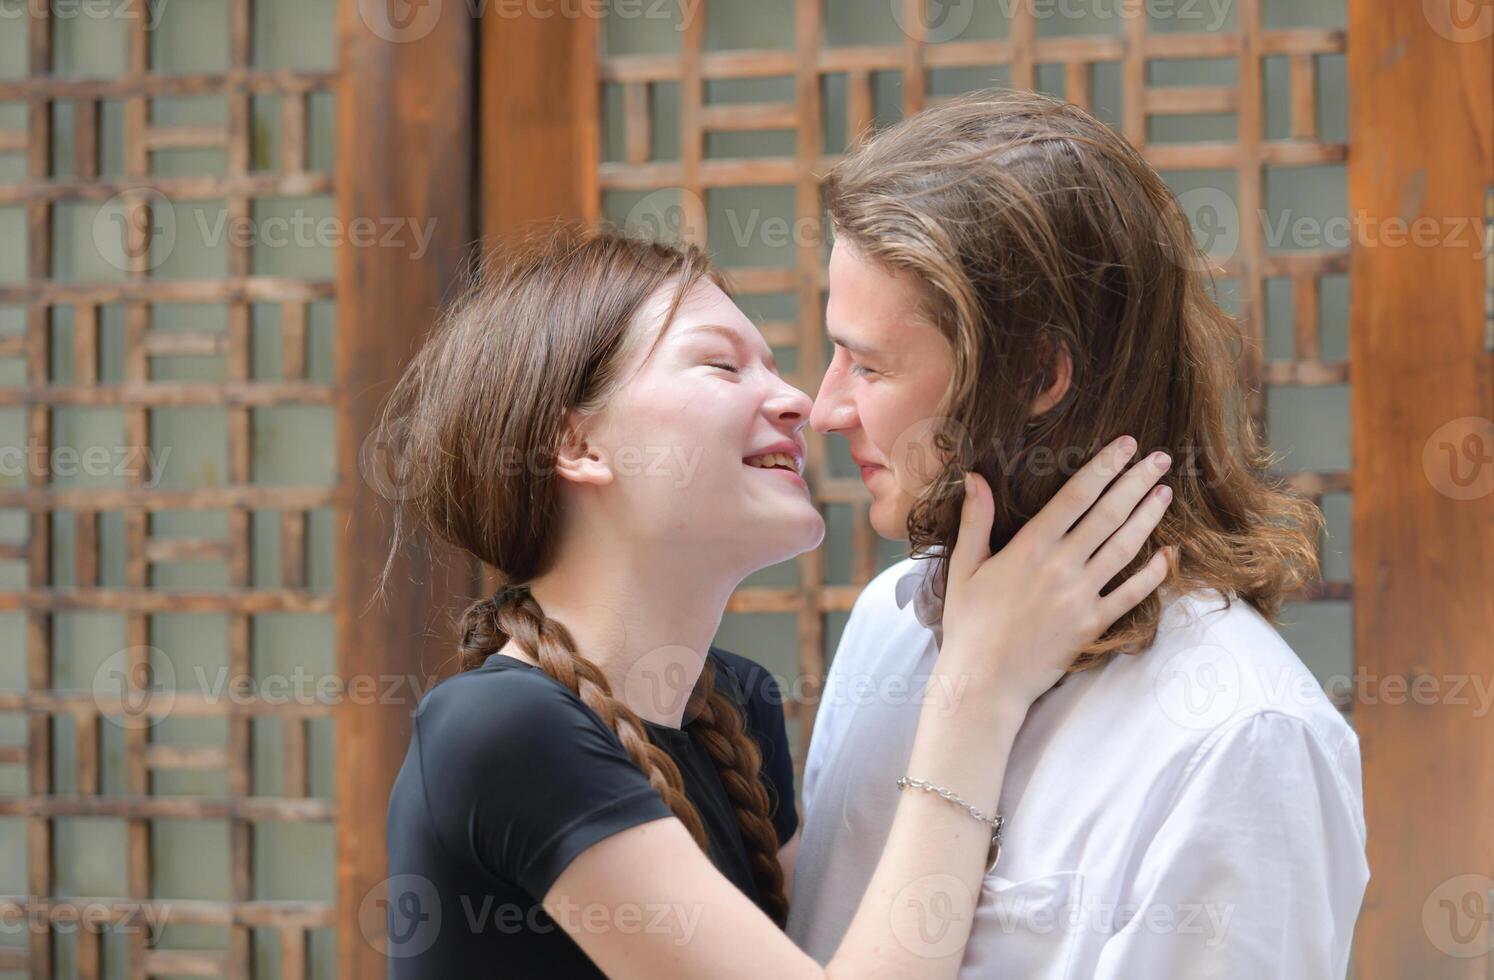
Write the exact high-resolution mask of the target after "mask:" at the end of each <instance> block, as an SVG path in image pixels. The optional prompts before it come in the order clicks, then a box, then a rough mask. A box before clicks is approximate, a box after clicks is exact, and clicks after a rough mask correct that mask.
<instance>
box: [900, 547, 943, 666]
mask: <svg viewBox="0 0 1494 980" xmlns="http://www.w3.org/2000/svg"><path fill="white" fill-rule="evenodd" d="M943 550H944V549H943V547H942V546H940V545H934V546H933V547H932V548H930V549H929V551H930V555H929V556H928V557H921V558H917V559H915V560H914V562H913V567H912V568H911V569H909V570H908V571H906V572H904V573H903V574H902V575H901V576H899V577H898V580H897V583H896V586H895V587H894V590H893V594H894V596H895V597H896V599H897V607H898V608H899V609H903V608H906V607H907V605H908V602H909V600H911V601H912V602H913V615H914V616H916V617H917V618H918V622H919V623H920V624H921V625H922V626H923V627H924V628H926V629H929V630H932V631H933V634H934V640H935V642H939V643H942V642H943V641H944V628H943V623H944V600H943V599H941V598H939V597H938V596H936V595H934V563H935V556H937V555H940V554H942V553H943Z"/></svg>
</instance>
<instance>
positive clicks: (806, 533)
mask: <svg viewBox="0 0 1494 980" xmlns="http://www.w3.org/2000/svg"><path fill="white" fill-rule="evenodd" d="M673 289H674V284H673V283H670V284H669V285H668V286H666V287H665V288H664V289H663V290H661V291H659V292H658V293H656V294H655V295H654V296H653V297H652V298H651V299H650V300H649V302H648V303H647V304H646V305H645V307H644V308H643V310H642V311H641V314H640V316H639V321H638V323H636V324H635V325H634V329H636V330H638V331H639V336H637V337H636V338H634V339H635V340H636V341H638V342H637V343H635V344H633V345H632V348H631V350H632V353H631V354H630V355H629V356H628V359H627V360H626V362H625V363H624V365H623V369H622V371H621V372H620V377H621V379H622V382H621V384H620V386H619V387H618V389H617V390H616V391H615V392H614V394H613V395H612V397H611V398H610V399H609V400H608V401H607V403H606V404H605V406H604V407H603V408H602V410H601V411H600V412H598V413H597V414H596V415H595V416H593V417H592V418H591V419H590V421H589V424H588V425H587V429H586V438H587V443H588V449H589V450H590V451H591V452H592V453H595V454H597V455H598V457H599V460H600V462H602V463H604V464H605V465H606V466H607V467H608V468H610V471H611V473H610V476H611V478H610V480H607V481H605V482H603V483H602V484H601V485H599V486H596V487H595V488H594V489H595V490H596V491H597V492H596V493H595V495H594V502H595V503H596V504H597V506H599V507H600V508H601V509H602V511H603V515H602V516H603V518H604V519H605V520H607V521H608V522H609V523H610V524H611V525H612V526H615V527H619V528H620V529H622V530H624V531H625V532H626V533H628V535H629V536H630V537H632V538H633V539H635V540H637V541H639V542H642V543H647V544H648V545H649V546H650V547H654V548H659V549H671V548H676V547H678V548H682V549H690V550H692V551H693V550H695V549H698V548H708V549H710V550H711V553H712V554H714V555H717V556H719V558H720V562H721V564H722V565H731V566H736V567H739V568H742V569H744V570H746V571H751V570H756V569H758V568H763V567H766V566H768V565H772V564H776V563H777V562H780V561H784V560H786V559H788V558H791V557H793V556H794V555H797V554H800V553H801V552H804V551H808V550H811V549H813V548H816V547H818V546H819V544H820V541H821V540H822V539H823V538H824V535H825V522H824V519H823V518H822V517H821V515H820V512H819V509H818V508H817V507H816V506H815V505H814V502H813V500H812V499H811V498H810V494H809V487H808V486H807V484H806V483H805V481H804V479H803V477H802V476H801V474H802V472H803V470H804V439H803V436H802V430H803V428H804V426H805V425H806V424H807V423H808V422H809V412H810V407H811V402H810V399H809V396H808V395H806V394H805V393H804V392H802V391H800V390H799V389H797V388H795V387H794V386H793V385H791V384H789V383H788V382H787V381H785V380H783V378H782V377H780V376H779V374H778V368H777V365H776V364H775V363H774V360H773V352H772V350H771V349H770V348H769V347H768V345H767V343H766V341H764V340H763V336H762V334H761V333H760V332H759V331H758V329H757V327H755V326H754V325H753V323H752V321H751V320H749V319H747V317H746V315H745V314H743V313H742V311H741V310H740V309H738V308H737V306H736V304H735V303H733V302H732V301H731V299H730V298H728V297H727V295H726V294H725V293H723V292H722V291H721V290H720V289H719V288H718V287H717V286H716V285H715V284H714V283H710V282H702V283H700V284H698V285H696V286H695V287H694V288H693V289H692V290H691V291H690V292H689V294H687V296H686V297H685V299H684V301H683V302H682V303H681V305H680V308H679V310H678V311H677V312H676V314H675V318H674V321H673V322H672V323H671V324H669V325H668V326H667V328H665V327H664V324H663V317H664V316H665V314H666V313H667V312H668V307H669V302H670V299H671V295H672V291H673ZM661 329H665V333H664V337H663V339H662V340H660V341H659V343H658V346H657V347H655V348H654V349H653V350H652V353H650V352H649V349H650V347H651V346H652V345H653V343H654V341H655V339H657V338H658V333H659V331H660V330H661ZM645 356H647V360H645V359H644V358H645Z"/></svg>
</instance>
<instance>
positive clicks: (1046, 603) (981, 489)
mask: <svg viewBox="0 0 1494 980" xmlns="http://www.w3.org/2000/svg"><path fill="white" fill-rule="evenodd" d="M1135 452H1136V440H1135V439H1132V438H1131V437H1130V436H1123V437H1122V438H1120V439H1117V440H1116V441H1115V442H1113V443H1111V444H1110V445H1109V446H1106V447H1105V448H1104V449H1103V450H1101V451H1100V452H1099V453H1098V454H1096V456H1095V458H1094V459H1092V460H1090V461H1089V462H1088V463H1086V464H1085V465H1084V466H1083V467H1082V468H1081V469H1080V470H1079V471H1078V472H1077V473H1075V474H1074V475H1073V476H1072V477H1070V478H1069V481H1068V482H1067V483H1065V484H1064V485H1063V488H1062V489H1060V490H1059V491H1058V493H1057V494H1055V495H1054V497H1053V499H1052V500H1050V501H1048V503H1047V504H1046V505H1045V506H1044V507H1043V509H1042V510H1041V511H1039V512H1038V514H1037V516H1035V517H1033V519H1032V520H1031V521H1029V522H1028V523H1027V525H1026V526H1025V527H1023V528H1022V530H1020V531H1019V532H1017V534H1016V536H1015V537H1013V538H1012V540H1011V541H1010V542H1009V543H1008V544H1007V545H1006V547H1004V548H1002V549H1001V550H1000V551H999V552H997V553H996V554H995V555H992V554H991V549H990V544H989V542H990V539H991V522H992V521H993V519H994V516H995V504H994V501H993V500H992V497H991V488H990V486H989V485H988V484H987V483H986V481H985V479H983V478H982V477H981V476H980V475H978V474H975V473H970V474H967V475H966V477H965V501H964V505H963V508H962V510H961V513H960V529H959V537H958V539H957V540H956V542H955V545H954V548H953V549H952V550H951V552H950V556H949V572H948V580H947V583H946V586H945V600H944V621H943V629H944V642H943V644H942V645H941V649H940V655H939V661H938V665H937V667H936V669H937V670H939V671H940V672H949V673H954V674H957V675H961V676H974V677H976V678H978V679H979V678H984V679H985V680H984V681H983V683H985V682H989V684H991V685H994V686H995V688H996V689H997V690H999V691H1000V692H1001V697H1002V699H1003V700H1004V701H1006V702H1007V703H1008V704H1010V705H1011V706H1012V707H1013V708H1014V709H1016V710H1020V711H1024V712H1025V710H1026V709H1027V708H1028V707H1029V706H1030V705H1031V704H1032V702H1034V701H1036V700H1037V699H1038V698H1039V697H1040V696H1041V695H1042V694H1043V693H1044V692H1045V691H1047V690H1048V689H1049V688H1050V687H1052V686H1053V685H1054V684H1055V683H1057V682H1058V679H1059V678H1060V677H1062V676H1063V673H1064V671H1065V669H1066V668H1067V667H1068V666H1069V665H1070V664H1071V663H1072V662H1073V660H1074V657H1075V655H1076V654H1077V653H1078V652H1079V650H1080V649H1081V648H1083V647H1084V646H1086V645H1087V644H1089V643H1091V642H1093V641H1094V640H1095V639H1097V638H1099V636H1100V635H1101V634H1103V633H1104V632H1105V630H1107V629H1109V628H1110V624H1112V623H1114V622H1115V621H1116V620H1117V619H1119V618H1120V617H1121V616H1122V615H1124V614H1125V613H1126V612H1127V611H1129V610H1130V609H1132V608H1134V607H1135V606H1136V605H1137V604H1138V603H1139V602H1141V601H1142V600H1143V599H1145V598H1146V597H1147V596H1148V595H1150V594H1151V593H1152V591H1153V590H1154V589H1156V588H1157V586H1159V585H1161V584H1162V581H1163V580H1164V579H1165V578H1166V576H1167V567H1168V562H1169V550H1168V549H1162V550H1159V551H1158V552H1157V554H1156V555H1154V556H1153V557H1152V560H1151V561H1149V562H1148V563H1147V564H1146V566H1145V567H1143V568H1142V569H1141V570H1140V571H1138V572H1136V573H1135V574H1134V575H1132V576H1131V577H1130V578H1129V579H1127V580H1126V581H1125V582H1123V583H1121V584H1120V585H1119V586H1117V587H1116V588H1115V589H1114V590H1113V591H1112V592H1110V593H1109V594H1108V595H1105V596H1102V595H1100V590H1101V589H1103V588H1104V587H1105V585H1106V583H1108V582H1109V581H1110V580H1111V579H1112V578H1114V577H1115V576H1116V575H1117V574H1119V573H1120V572H1121V571H1122V570H1123V569H1125V567H1126V566H1127V565H1128V564H1130V563H1131V561H1132V559H1134V558H1135V557H1136V555H1137V554H1138V553H1139V552H1140V550H1141V547H1142V545H1143V544H1145V543H1146V540H1147V537H1148V536H1149V535H1150V534H1151V533H1152V531H1153V530H1154V529H1155V528H1156V526H1157V524H1158V522H1160V521H1161V520H1162V515H1163V513H1164V512H1165V511H1166V509H1167V505H1168V504H1169V503H1170V502H1171V501H1172V490H1171V488H1169V487H1166V486H1159V487H1155V489H1154V485H1155V484H1156V483H1157V481H1158V480H1159V479H1161V478H1162V474H1164V473H1166V472H1167V469H1168V467H1169V466H1171V464H1172V460H1171V459H1170V458H1169V457H1168V456H1167V455H1166V454H1165V453H1154V454H1152V455H1151V456H1149V457H1147V458H1146V459H1145V460H1142V461H1141V462H1140V463H1138V464H1136V465H1135V466H1133V467H1131V469H1130V470H1129V471H1127V472H1126V473H1125V475H1123V476H1121V477H1120V479H1118V480H1115V482H1114V485H1113V486H1112V485H1111V481H1112V480H1114V478H1115V476H1116V474H1117V473H1120V471H1121V470H1122V469H1123V468H1124V467H1125V465H1126V462H1127V461H1128V460H1129V459H1130V458H1131V457H1132V455H1134V454H1135ZM1107 487H1109V489H1108V490H1107V489H1106V488H1107ZM1096 501H1098V503H1096Z"/></svg>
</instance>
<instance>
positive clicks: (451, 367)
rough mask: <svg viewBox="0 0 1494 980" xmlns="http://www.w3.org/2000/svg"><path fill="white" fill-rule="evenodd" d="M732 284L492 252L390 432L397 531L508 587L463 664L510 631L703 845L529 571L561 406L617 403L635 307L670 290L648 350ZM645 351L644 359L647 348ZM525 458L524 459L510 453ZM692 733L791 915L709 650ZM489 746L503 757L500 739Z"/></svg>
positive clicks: (766, 898) (754, 778) (647, 744)
mask: <svg viewBox="0 0 1494 980" xmlns="http://www.w3.org/2000/svg"><path fill="white" fill-rule="evenodd" d="M707 281H708V282H712V283H715V284H716V285H717V286H719V287H721V288H722V289H726V288H727V283H726V281H725V280H724V278H723V277H722V276H721V274H720V273H719V272H717V271H716V270H715V269H714V267H712V266H711V265H710V264H709V263H708V262H707V261H706V259H705V257H704V255H703V253H701V252H700V251H699V250H698V249H697V248H695V247H693V246H682V247H678V248H676V247H673V246H669V245H664V244H660V243H655V242H647V241H644V240H642V239H639V238H635V237H631V236H628V235H625V234H622V233H620V232H614V231H609V230H605V229H599V230H588V229H585V228H581V227H578V226H575V225H565V224H562V225H557V226H553V227H550V228H547V229H543V230H541V231H539V232H537V233H535V234H532V235H530V236H529V238H528V239H527V240H524V241H522V242H520V243H518V244H516V245H515V246H514V247H512V248H508V249H501V250H494V251H492V252H490V253H488V257H487V258H485V259H484V261H483V262H482V263H480V265H479V266H478V268H477V269H476V270H475V274H472V275H469V276H468V278H467V281H466V282H465V283H464V288H463V289H462V291H461V294H460V296H459V298H458V299H456V300H455V301H454V302H452V303H451V304H450V305H449V306H448V307H447V308H446V309H445V310H444V311H443V313H442V315H441V317H440V319H439V321H438V323H437V325H436V327H435V328H434V329H433V331H432V332H431V334H430V335H429V336H428V337H427V339H426V340H425V342H424V344H423V345H422V347H421V348H420V350H419V351H418V352H417V353H416V355H415V357H414V358H413V359H412V360H411V362H410V363H409V365H408V366H407V367H406V370H405V371H404V373H403V375H402V376H401V378H400V379H399V381H398V382H397V383H396V385H395V387H394V388H393V389H392V391H391V392H390V394H389V396H388V399H387V401H386V402H385V404H384V406H383V409H382V415H381V418H380V421H379V425H378V432H377V438H378V439H379V444H380V445H383V446H385V447H389V448H391V449H393V450H394V451H395V452H396V454H397V458H398V467H399V473H398V477H399V479H398V488H399V492H398V494H397V495H395V496H396V497H397V501H398V503H399V504H400V506H399V507H396V509H395V512H394V542H393V545H392V547H391V550H390V554H389V562H387V563H386V565H385V569H384V576H383V580H381V585H380V589H381V590H382V588H383V582H384V581H387V577H388V574H389V569H390V567H391V565H392V563H393V560H394V556H395V553H396V552H397V551H398V550H399V548H400V546H401V540H402V538H403V537H404V536H405V531H404V527H405V525H406V523H407V521H413V522H414V523H415V525H416V526H417V528H418V529H419V530H420V531H421V532H423V533H424V534H426V535H429V536H431V537H433V538H435V539H437V540H440V541H444V542H446V543H447V544H449V545H451V546H454V547H456V548H460V549H463V550H465V551H466V552H468V553H469V554H471V555H474V556H476V557H477V558H479V559H481V560H482V561H483V562H485V563H486V564H488V565H490V566H492V567H493V568H494V569H496V570H497V571H498V573H499V576H500V577H501V578H502V580H503V581H504V582H505V583H506V586H505V588H500V589H499V590H498V591H497V592H495V593H494V594H493V595H492V596H489V597H488V598H486V599H481V600H478V601H477V602H474V603H473V604H472V605H471V606H469V607H468V608H467V610H466V611H465V612H464V614H463V618H462V623H461V635H462V639H461V650H460V669H461V670H462V671H468V670H474V669H476V668H478V667H480V666H482V664H483V662H484V661H485V660H486V659H487V658H488V656H489V655H491V654H492V653H494V652H496V651H497V650H499V649H501V648H502V647H503V646H505V645H506V644H508V643H510V642H512V643H513V644H514V645H515V646H516V647H518V649H520V650H522V651H523V652H525V653H527V654H528V655H530V656H531V657H533V658H535V660H537V661H538V662H539V665H540V667H541V668H542V669H543V670H544V671H545V673H547V674H549V675H550V676H551V677H552V678H554V679H555V680H556V681H558V682H560V683H561V684H563V685H565V687H567V688H568V689H569V690H570V691H571V692H572V693H574V694H575V695H576V696H577V697H578V698H580V700H581V702H582V703H583V704H585V705H586V706H587V707H588V708H590V709H591V710H592V711H594V712H596V714H597V715H598V716H599V717H600V718H601V719H602V721H603V722H604V723H605V724H606V725H607V726H608V727H610V728H611V729H612V731H614V732H615V733H616V734H617V737H618V739H619V740H620V741H621V742H622V745H623V748H624V749H626V750H627V753H628V755H629V756H630V757H631V758H632V760H633V762H634V763H636V764H637V766H638V768H639V769H641V770H643V772H644V774H645V775H647V776H648V780H649V783H650V784H651V785H652V786H653V787H654V789H655V790H657V791H658V793H659V795H660V796H661V797H663V799H664V802H665V803H666V804H668V806H669V808H670V810H672V811H673V812H674V815H675V816H677V817H679V819H680V821H681V822H682V823H684V825H685V827H686V828H687V829H688V830H689V831H690V834H691V835H692V836H693V837H694V838H695V841H696V843H697V844H699V845H700V846H701V848H702V849H705V848H706V834H705V827H704V825H703V824H702V822H701V819H700V814H699V813H698V812H697V810H696V808H695V806H694V805H693V804H692V803H691V802H690V800H689V798H688V797H686V795H685V789H684V781H683V778H682V777H681V775H680V770H679V767H678V766H677V765H676V764H675V762H674V760H673V759H672V758H670V756H669V755H668V754H667V753H666V752H664V750H663V749H661V748H659V747H658V746H656V745H655V744H654V743H653V742H652V741H650V739H649V737H648V734H647V731H646V729H645V728H644V726H643V723H642V721H641V720H640V719H639V717H638V715H637V714H635V713H634V712H633V711H632V710H631V709H630V708H629V707H628V706H627V705H626V704H625V703H624V702H623V701H622V700H621V699H620V698H618V697H617V695H616V694H615V693H613V690H612V687H611V685H610V684H609V683H608V681H607V678H606V676H605V675H604V674H603V673H602V671H601V669H600V668H599V667H598V666H597V665H596V664H595V663H593V662H592V661H591V660H589V659H588V658H587V657H586V656H585V654H583V653H582V652H581V651H580V650H578V649H577V648H576V643H575V640H574V639H573V637H572V634H571V632H570V631H569V630H568V629H566V627H565V625H564V624H563V623H561V622H560V621H558V620H555V619H552V618H550V617H549V616H547V615H545V611H544V609H542V608H541V607H540V604H539V602H538V601H537V600H536V599H535V597H534V595H533V594H532V593H531V592H530V591H528V590H527V589H524V588H522V586H523V585H524V583H527V582H529V581H531V580H532V579H534V578H535V577H536V576H538V575H540V574H542V573H544V572H545V571H546V570H547V569H549V568H550V567H551V565H552V564H553V562H554V560H555V558H556V555H555V550H556V546H557V543H558V541H557V531H558V529H559V527H560V524H559V519H560V509H561V500H560V494H559V487H558V486H557V480H558V478H557V477H556V475H555V461H556V458H557V455H558V452H559V449H560V448H561V440H562V439H564V438H565V437H566V431H565V421H566V416H567V413H568V412H570V411H574V412H576V413H578V414H580V415H587V414H591V413H594V412H596V411H598V410H600V409H601V408H602V407H603V406H605V405H606V404H607V402H608V400H609V398H610V396H611V395H612V394H613V393H614V392H615V391H616V390H617V387H618V385H619V383H620V381H621V377H620V371H621V369H622V368H623V366H624V365H625V363H626V362H627V361H628V359H629V357H630V354H631V353H632V352H635V351H636V350H637V349H638V346H639V344H640V343H641V337H643V336H644V335H645V334H646V332H647V331H646V327H647V325H646V324H643V323H640V322H639V320H640V315H641V311H642V309H643V307H644V305H645V303H646V302H647V301H648V300H649V298H650V297H651V296H653V295H655V293H656V292H658V291H659V290H663V289H671V290H672V300H671V304H670V306H669V309H668V313H667V314H666V316H665V318H664V326H663V327H661V329H659V331H658V333H657V335H656V336H655V339H654V341H653V344H652V345H651V346H650V347H649V349H648V352H647V354H652V352H653V350H654V349H655V348H656V347H657V345H658V342H659V340H660V339H662V337H663V335H664V332H665V330H666V329H667V328H668V324H669V323H671V322H672V321H673V319H674V316H675V314H676V312H677V311H678V309H679V305H680V303H681V301H682V300H683V299H684V297H685V295H686V294H687V293H688V292H689V290H690V289H691V288H693V287H694V286H696V285H698V284H701V283H703V282H707ZM645 356H647V355H645ZM516 464H517V465H516ZM685 716H686V718H687V719H689V720H688V725H687V727H688V728H689V730H690V732H691V733H692V735H693V736H694V737H695V738H696V739H697V740H698V741H699V742H700V743H701V744H702V746H703V747H704V748H705V750H706V751H707V753H708V754H709V755H710V757H711V759H712V760H713V761H714V762H715V764H716V771H717V773H718V774H719V775H720V777H721V783H722V786H723V787H724V788H725V789H726V791H727V795H728V796H729V797H730V798H731V801H732V804H733V806H734V808H735V812H736V819H737V825H738V828H739V829H740V831H741V833H742V839H743V840H744V841H745V843H746V845H747V849H748V854H749V858H750V862H751V866H752V872H753V877H754V880H755V882H756V885H757V888H758V893H759V900H760V903H761V904H762V906H763V907H764V909H765V910H766V911H767V912H768V914H769V915H770V916H772V917H773V918H775V920H776V921H777V922H778V923H779V925H782V924H783V923H784V921H785V918H786V915H787V910H788V903H787V900H786V899H785V896H784V890H783V872H782V868H781V866H780V865H779V863H778V838H777V833H776V831H775V830H774V828H773V824H772V822H771V819H770V809H769V808H770V805H771V804H770V799H769V796H768V792H767V789H766V787H765V786H764V784H763V782H762V779H761V778H760V775H759V774H760V771H761V768H762V758H761V753H760V751H759V749H758V746H757V742H756V740H755V739H754V738H753V737H752V735H751V733H750V732H749V731H748V730H747V728H746V723H745V720H744V718H743V714H742V711H741V710H740V709H739V708H738V706H737V704H736V703H735V702H734V701H733V700H731V699H730V697H728V695H727V694H726V693H724V692H723V691H722V690H720V689H718V688H717V686H716V683H715V666H714V664H713V662H712V661H711V660H710V659H709V658H708V659H707V660H706V665H705V669H704V670H703V671H702V674H701V677H700V680H699V682H698V683H697V684H696V687H695V689H694V690H693V691H692V692H691V696H690V701H689V702H688V704H687V706H686V712H685ZM493 748H494V751H502V747H501V746H494V747H493Z"/></svg>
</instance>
